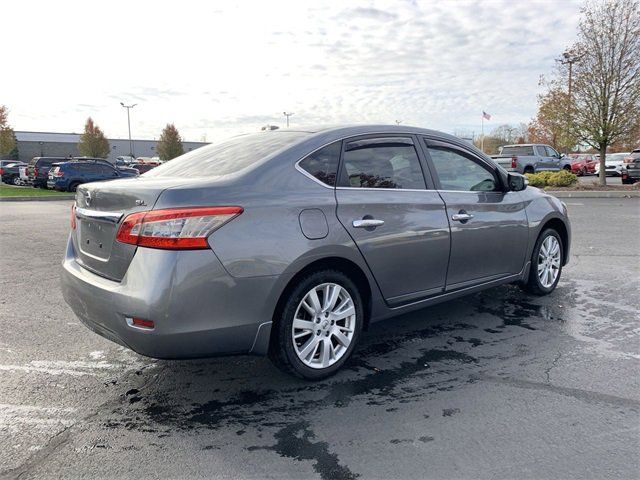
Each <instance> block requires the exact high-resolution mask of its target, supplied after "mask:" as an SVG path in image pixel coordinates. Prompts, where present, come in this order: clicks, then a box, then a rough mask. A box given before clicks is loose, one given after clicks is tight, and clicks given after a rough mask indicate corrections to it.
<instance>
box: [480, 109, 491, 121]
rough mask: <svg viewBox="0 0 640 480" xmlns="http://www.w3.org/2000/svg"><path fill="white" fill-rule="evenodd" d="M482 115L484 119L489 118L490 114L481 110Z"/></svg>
mask: <svg viewBox="0 0 640 480" xmlns="http://www.w3.org/2000/svg"><path fill="white" fill-rule="evenodd" d="M482 117H483V118H485V119H486V120H491V115H489V114H488V113H487V112H485V111H484V110H483V111H482Z"/></svg>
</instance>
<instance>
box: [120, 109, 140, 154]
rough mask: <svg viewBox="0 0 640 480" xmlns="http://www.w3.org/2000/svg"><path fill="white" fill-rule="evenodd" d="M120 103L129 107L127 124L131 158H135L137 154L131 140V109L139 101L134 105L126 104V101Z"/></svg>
mask: <svg viewBox="0 0 640 480" xmlns="http://www.w3.org/2000/svg"><path fill="white" fill-rule="evenodd" d="M120 105H122V106H123V107H124V108H126V109H127V126H128V127H129V156H130V157H131V158H135V156H134V155H133V142H132V141H131V117H130V115H129V110H131V109H132V108H133V107H135V106H136V105H137V103H134V104H133V105H125V104H124V103H122V102H120Z"/></svg>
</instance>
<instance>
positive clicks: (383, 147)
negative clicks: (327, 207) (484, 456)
mask: <svg viewBox="0 0 640 480" xmlns="http://www.w3.org/2000/svg"><path fill="white" fill-rule="evenodd" d="M342 165H343V167H342V171H343V172H342V177H341V182H340V185H341V186H345V187H352V188H395V189H411V190H425V189H426V188H427V187H426V185H425V181H424V175H423V173H422V167H421V166H420V160H419V159H418V154H417V152H416V148H415V146H414V145H413V140H412V139H411V138H410V137H381V138H367V139H362V140H354V141H351V142H348V143H347V144H346V145H345V148H344V154H343V161H342Z"/></svg>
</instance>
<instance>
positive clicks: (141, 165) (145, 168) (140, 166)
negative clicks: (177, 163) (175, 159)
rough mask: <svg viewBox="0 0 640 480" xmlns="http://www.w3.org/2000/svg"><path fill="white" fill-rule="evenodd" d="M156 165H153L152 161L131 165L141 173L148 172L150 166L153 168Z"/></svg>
mask: <svg viewBox="0 0 640 480" xmlns="http://www.w3.org/2000/svg"><path fill="white" fill-rule="evenodd" d="M156 166H157V165H154V164H152V163H133V164H132V165H131V167H132V168H135V169H136V170H138V172H140V173H141V174H142V173H146V172H148V171H149V170H151V169H152V168H155V167H156Z"/></svg>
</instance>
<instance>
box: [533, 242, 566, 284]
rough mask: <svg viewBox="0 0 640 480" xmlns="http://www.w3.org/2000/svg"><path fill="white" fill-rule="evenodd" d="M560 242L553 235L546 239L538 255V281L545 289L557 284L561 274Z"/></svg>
mask: <svg viewBox="0 0 640 480" xmlns="http://www.w3.org/2000/svg"><path fill="white" fill-rule="evenodd" d="M560 256H561V252H560V242H558V239H557V238H556V237H554V236H553V235H549V236H548V237H547V238H545V239H544V240H543V242H542V245H540V252H539V253H538V279H539V280H540V283H541V284H542V286H543V287H545V288H550V287H551V286H553V284H554V283H555V281H556V279H557V278H558V274H559V273H560V260H561V258H560Z"/></svg>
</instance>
